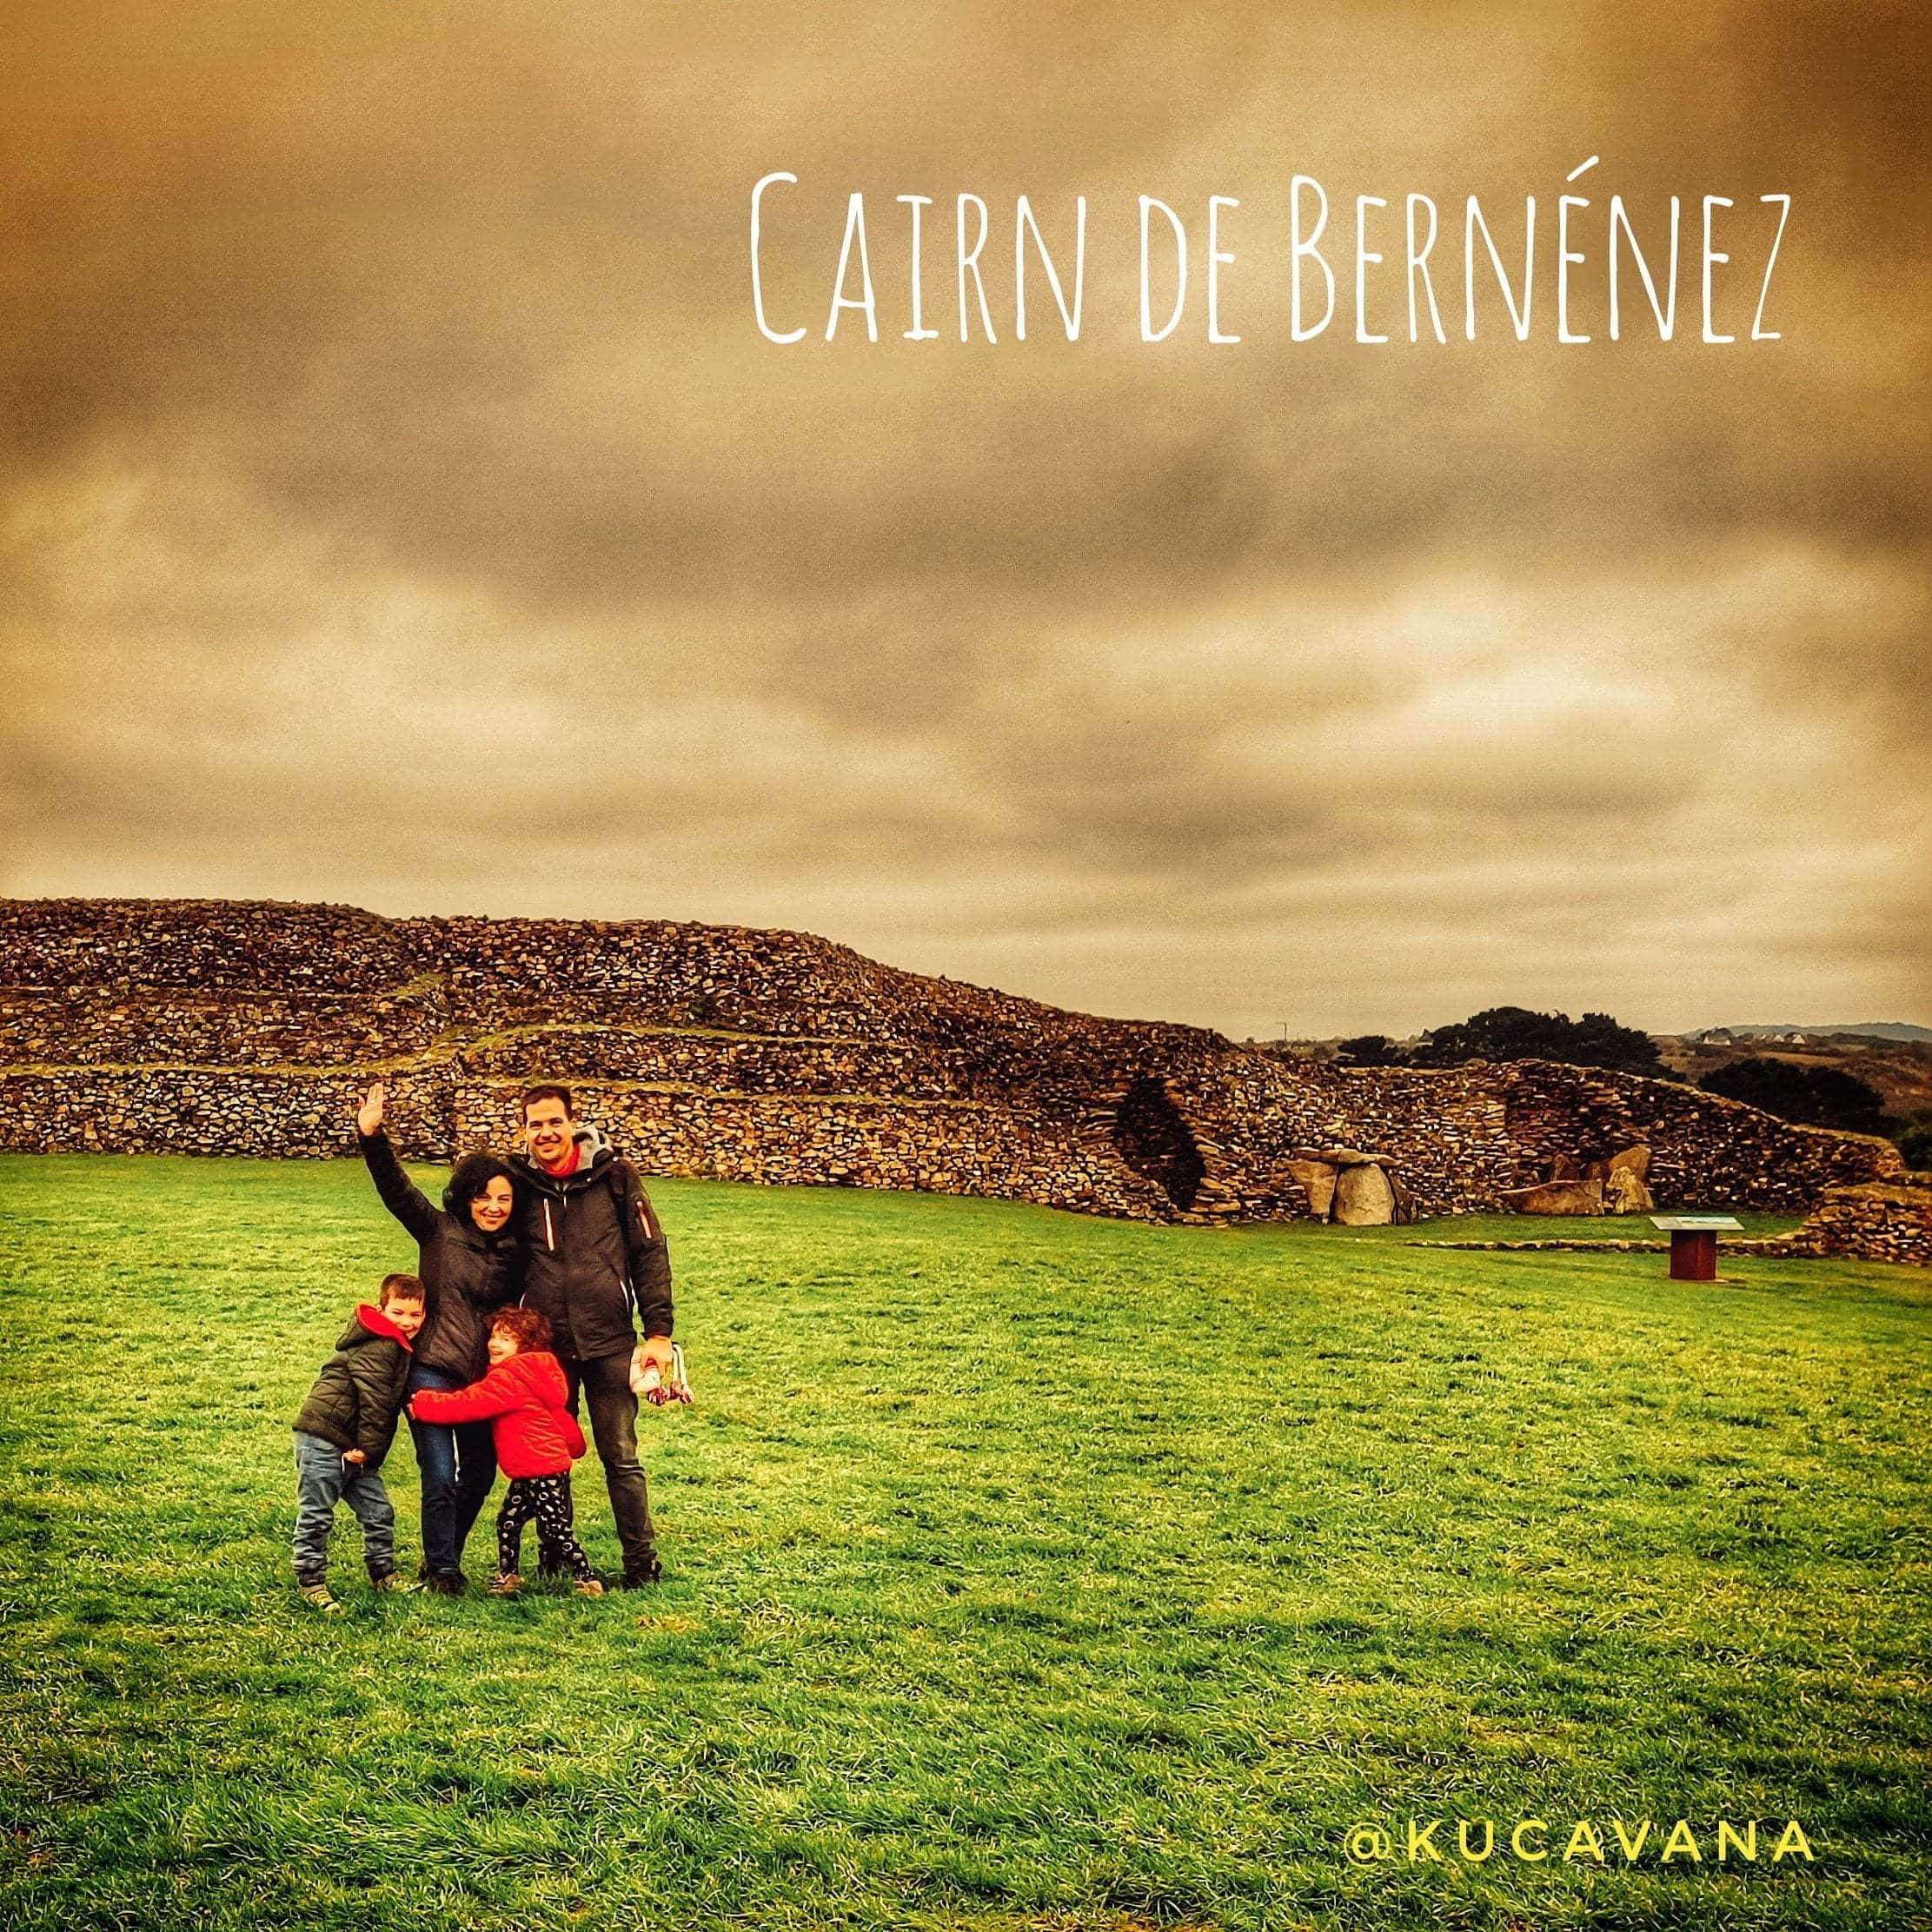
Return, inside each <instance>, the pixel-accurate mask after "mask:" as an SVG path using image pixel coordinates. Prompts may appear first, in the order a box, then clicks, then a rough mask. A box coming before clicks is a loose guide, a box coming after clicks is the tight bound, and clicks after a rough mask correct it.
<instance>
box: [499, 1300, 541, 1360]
mask: <svg viewBox="0 0 1932 1932" xmlns="http://www.w3.org/2000/svg"><path fill="white" fill-rule="evenodd" d="M489 1326H490V1333H491V1334H493V1335H508V1337H509V1338H510V1339H511V1340H512V1341H513V1342H515V1344H516V1352H517V1353H518V1354H519V1355H528V1354H531V1353H533V1352H534V1351H536V1350H538V1349H547V1348H548V1347H549V1345H550V1325H549V1323H548V1321H546V1320H545V1319H544V1318H543V1317H542V1316H541V1315H540V1314H539V1313H538V1312H537V1311H536V1310H535V1309H534V1308H504V1309H500V1310H499V1311H497V1313H495V1315H493V1316H492V1317H491V1318H490V1325H489Z"/></svg>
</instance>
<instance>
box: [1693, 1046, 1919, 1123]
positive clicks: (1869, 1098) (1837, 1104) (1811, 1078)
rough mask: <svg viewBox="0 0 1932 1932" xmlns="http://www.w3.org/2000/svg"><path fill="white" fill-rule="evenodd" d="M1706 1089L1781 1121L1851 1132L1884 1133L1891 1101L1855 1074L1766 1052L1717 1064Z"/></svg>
mask: <svg viewBox="0 0 1932 1932" xmlns="http://www.w3.org/2000/svg"><path fill="white" fill-rule="evenodd" d="M1697 1085H1698V1086H1700V1087H1702V1088H1703V1091H1704V1092H1706V1093H1721V1094H1723V1096H1724V1098H1725V1099H1727V1100H1743V1101H1744V1102H1746V1103H1747V1104H1748V1105H1751V1106H1754V1107H1761V1108H1762V1109H1763V1111H1764V1112H1766V1113H1775V1114H1776V1115H1777V1117H1778V1118H1779V1119H1781V1120H1796V1121H1800V1122H1803V1124H1804V1125H1807V1126H1813V1127H1837V1128H1841V1129H1842V1130H1843V1131H1844V1132H1847V1133H1883V1132H1884V1131H1885V1129H1886V1126H1887V1125H1888V1123H1887V1121H1886V1118H1885V1103H1884V1101H1883V1099H1881V1097H1880V1096H1879V1094H1878V1093H1877V1092H1876V1090H1875V1089H1874V1088H1873V1087H1871V1086H1868V1085H1867V1084H1866V1082H1864V1081H1863V1080H1861V1079H1859V1078H1858V1077H1857V1075H1856V1074H1855V1073H1847V1072H1844V1071H1843V1070H1842V1068H1839V1067H1836V1066H1796V1065H1794V1064H1793V1063H1792V1062H1791V1061H1789V1060H1781V1059H1769V1058H1767V1057H1766V1056H1764V1055H1763V1054H1752V1055H1751V1056H1749V1058H1748V1059H1741V1060H1733V1061H1732V1062H1731V1063H1730V1066H1716V1067H1713V1068H1712V1069H1711V1070H1710V1072H1708V1073H1707V1074H1705V1075H1704V1077H1703V1079H1701V1080H1699V1081H1698V1082H1697Z"/></svg>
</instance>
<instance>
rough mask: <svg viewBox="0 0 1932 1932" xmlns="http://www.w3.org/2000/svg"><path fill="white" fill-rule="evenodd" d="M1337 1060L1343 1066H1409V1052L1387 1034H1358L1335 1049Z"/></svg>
mask: <svg viewBox="0 0 1932 1932" xmlns="http://www.w3.org/2000/svg"><path fill="white" fill-rule="evenodd" d="M1335 1058H1336V1060H1337V1061H1338V1063H1339V1064H1340V1065H1341V1066H1408V1065H1409V1064H1410V1062H1409V1051H1408V1049H1407V1048H1406V1047H1405V1046H1399V1045H1398V1043H1397V1042H1396V1041H1394V1040H1392V1039H1390V1038H1389V1036H1388V1035H1387V1034H1386V1033H1358V1034H1357V1035H1356V1037H1355V1038H1354V1039H1344V1040H1343V1041H1341V1042H1340V1043H1339V1044H1338V1046H1336V1049H1335Z"/></svg>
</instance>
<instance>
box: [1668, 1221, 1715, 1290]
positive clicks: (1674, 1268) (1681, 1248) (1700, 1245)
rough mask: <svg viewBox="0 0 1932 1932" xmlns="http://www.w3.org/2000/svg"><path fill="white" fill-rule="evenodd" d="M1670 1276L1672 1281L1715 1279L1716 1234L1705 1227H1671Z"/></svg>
mask: <svg viewBox="0 0 1932 1932" xmlns="http://www.w3.org/2000/svg"><path fill="white" fill-rule="evenodd" d="M1670 1278H1671V1280H1673V1281H1715V1280H1716V1278H1717V1237H1716V1234H1715V1233H1713V1232H1710V1230H1708V1229H1705V1228H1673V1229H1672V1230H1671V1231H1670Z"/></svg>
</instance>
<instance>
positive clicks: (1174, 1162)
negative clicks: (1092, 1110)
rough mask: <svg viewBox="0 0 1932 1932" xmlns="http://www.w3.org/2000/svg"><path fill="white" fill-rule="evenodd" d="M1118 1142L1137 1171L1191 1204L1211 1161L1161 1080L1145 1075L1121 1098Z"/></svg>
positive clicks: (1122, 1154) (1123, 1155)
mask: <svg viewBox="0 0 1932 1932" xmlns="http://www.w3.org/2000/svg"><path fill="white" fill-rule="evenodd" d="M1113 1144H1114V1145H1115V1146H1116V1147H1118V1148H1119V1150H1120V1158H1121V1159H1122V1160H1124V1161H1125V1162H1126V1164H1127V1165H1128V1166H1130V1167H1131V1168H1132V1169H1133V1171H1134V1172H1135V1173H1137V1174H1139V1175H1141V1176H1143V1177H1144V1178H1146V1179H1148V1180H1151V1181H1152V1182H1153V1183H1154V1184H1155V1185H1157V1186H1158V1187H1160V1188H1162V1189H1164V1190H1165V1192H1166V1195H1167V1198H1168V1199H1169V1200H1171V1201H1172V1203H1173V1204H1174V1205H1175V1206H1176V1207H1182V1208H1187V1207H1192V1206H1193V1205H1194V1196H1195V1195H1196V1193H1198V1192H1199V1189H1200V1185H1201V1177H1202V1175H1204V1174H1205V1172H1207V1165H1206V1163H1205V1161H1203V1160H1202V1159H1201V1154H1200V1150H1199V1149H1198V1147H1197V1146H1195V1145H1194V1136H1193V1134H1192V1132H1190V1131H1189V1128H1188V1125H1187V1123H1186V1121H1185V1120H1184V1119H1181V1114H1180V1109H1179V1108H1178V1107H1177V1106H1176V1105H1174V1103H1173V1102H1172V1100H1170V1099H1168V1098H1167V1090H1166V1089H1165V1087H1164V1086H1162V1085H1161V1084H1160V1082H1159V1080H1157V1079H1152V1078H1150V1077H1147V1076H1145V1075H1144V1076H1143V1077H1142V1078H1141V1079H1138V1080H1136V1081H1135V1082H1134V1083H1133V1085H1132V1086H1130V1087H1129V1088H1128V1089H1127V1091H1126V1092H1125V1095H1124V1096H1123V1097H1122V1099H1121V1102H1120V1105H1119V1110H1118V1111H1117V1112H1116V1113H1115V1114H1114V1117H1113Z"/></svg>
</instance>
